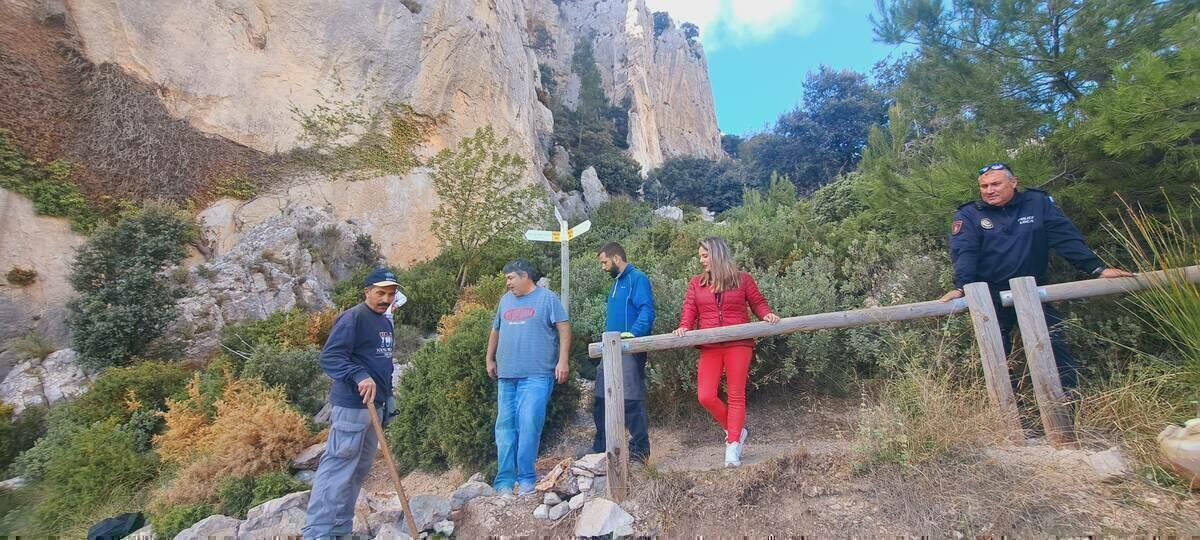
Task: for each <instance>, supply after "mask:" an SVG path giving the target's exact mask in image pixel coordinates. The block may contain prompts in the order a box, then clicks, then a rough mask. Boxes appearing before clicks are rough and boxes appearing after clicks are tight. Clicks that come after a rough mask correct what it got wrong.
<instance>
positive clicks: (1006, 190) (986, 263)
mask: <svg viewBox="0 0 1200 540" xmlns="http://www.w3.org/2000/svg"><path fill="white" fill-rule="evenodd" d="M1019 181H1020V179H1019V178H1018V177H1017V176H1016V175H1015V174H1013V172H1012V169H1011V168H1010V167H1009V166H1008V165H1005V164H1003V163H992V164H990V165H986V166H984V167H983V168H982V169H979V195H980V197H981V199H982V200H979V201H973V202H969V203H966V204H964V205H962V206H960V207H958V212H956V213H955V214H954V223H953V225H952V226H951V227H950V258H951V259H952V260H953V261H954V287H955V288H954V290H952V291H950V292H948V293H946V295H945V296H943V297H942V299H941V300H942V301H943V302H948V301H950V300H953V299H955V298H962V296H963V287H965V286H966V285H967V284H968V283H974V282H984V283H987V284H988V288H989V289H991V292H992V301H993V302H995V304H996V316H997V318H998V319H999V321H998V322H999V323H1000V332H1001V334H1002V335H1003V339H1004V352H1005V353H1006V354H1011V352H1012V341H1011V339H1010V334H1011V333H1012V329H1013V327H1015V326H1016V324H1017V314H1016V311H1015V310H1014V309H1013V308H1011V307H1007V308H1006V307H1001V306H1000V296H999V295H1000V292H1001V291H1007V290H1009V285H1008V280H1010V279H1012V278H1015V277H1021V276H1033V277H1034V278H1036V279H1037V282H1038V284H1039V285H1043V284H1046V283H1047V276H1046V267H1047V264H1048V262H1049V259H1050V250H1051V249H1053V250H1054V251H1055V252H1057V253H1058V254H1059V255H1060V256H1062V257H1063V258H1065V259H1066V260H1067V261H1069V262H1070V263H1071V264H1072V265H1074V266H1075V268H1077V269H1078V270H1079V271H1080V272H1084V273H1086V274H1090V275H1092V276H1096V277H1103V278H1115V277H1128V276H1131V275H1133V274H1130V273H1129V272H1126V271H1124V270H1121V269H1119V268H1108V267H1106V266H1105V265H1104V263H1103V262H1102V261H1101V260H1100V258H1099V257H1097V256H1096V254H1095V253H1093V252H1092V250H1091V249H1090V248H1088V246H1087V244H1086V243H1085V242H1084V240H1083V235H1082V234H1080V233H1079V229H1077V228H1075V225H1074V224H1072V223H1071V220H1069V219H1067V216H1066V215H1064V214H1063V212H1062V210H1060V209H1059V208H1058V206H1057V205H1055V204H1054V199H1053V198H1052V197H1050V195H1048V194H1047V193H1046V192H1044V191H1040V190H1037V189H1025V190H1024V191H1017V183H1018V182H1019ZM1042 309H1043V310H1044V311H1045V314H1046V326H1047V327H1049V328H1050V342H1051V346H1052V348H1053V350H1054V359H1055V361H1056V362H1057V364H1058V371H1059V377H1060V378H1061V379H1062V385H1063V387H1064V388H1074V387H1075V386H1076V385H1077V384H1078V373H1077V368H1076V363H1075V358H1074V357H1073V356H1072V355H1071V350H1070V349H1069V348H1068V347H1067V344H1066V341H1065V339H1064V336H1063V333H1062V328H1061V323H1062V320H1063V319H1062V315H1061V314H1060V313H1059V312H1058V310H1056V309H1054V307H1053V306H1051V305H1049V304H1045V305H1043V306H1042ZM1015 376H1016V374H1014V377H1015Z"/></svg>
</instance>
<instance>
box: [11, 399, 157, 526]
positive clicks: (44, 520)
mask: <svg viewBox="0 0 1200 540" xmlns="http://www.w3.org/2000/svg"><path fill="white" fill-rule="evenodd" d="M134 444H135V441H134V437H133V435H132V434H131V433H128V432H126V431H122V430H120V429H118V428H117V422H116V421H115V420H109V421H106V422H98V423H96V424H94V425H92V426H91V427H89V428H86V429H84V430H82V431H80V432H78V433H76V434H75V435H74V436H73V437H71V439H70V441H69V442H68V444H66V445H64V446H62V447H60V448H58V449H57V450H56V451H55V452H53V453H52V454H51V456H50V460H49V461H48V462H47V463H46V476H45V481H44V483H43V485H44V486H45V490H46V496H45V497H44V498H43V499H42V500H41V501H39V502H38V505H37V507H36V508H35V509H34V519H35V520H36V521H37V522H38V523H39V524H40V525H41V526H42V527H43V528H44V529H46V530H50V531H55V530H63V529H66V528H69V527H73V526H76V525H78V523H77V522H78V521H79V520H80V519H81V518H87V517H89V516H90V513H91V512H93V511H94V510H96V509H98V508H99V507H101V506H102V505H105V504H107V503H110V502H111V501H112V500H114V499H120V498H129V497H131V496H132V495H133V494H134V493H135V492H136V491H137V490H138V489H140V488H141V487H142V486H144V485H145V484H146V483H147V482H149V481H151V480H153V479H154V477H155V475H156V474H157V468H158V460H157V459H156V458H155V457H154V455H153V454H139V453H138V452H137V451H136V450H134Z"/></svg>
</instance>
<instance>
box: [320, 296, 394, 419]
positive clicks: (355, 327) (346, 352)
mask: <svg viewBox="0 0 1200 540" xmlns="http://www.w3.org/2000/svg"><path fill="white" fill-rule="evenodd" d="M321 369H323V370H325V374H326V375H329V378H330V379H333V387H332V389H331V390H330V392H329V402H330V403H331V404H333V405H337V406H339V407H348V408H352V409H365V408H366V407H367V406H366V405H364V404H363V402H362V397H361V396H359V394H358V383H359V382H361V381H364V380H366V379H367V377H370V378H372V379H375V387H376V388H375V402H376V403H383V402H384V400H386V399H387V398H388V397H390V396H391V395H392V322H391V321H389V320H388V319H387V317H385V316H383V315H381V314H379V313H375V312H374V311H371V308H370V307H368V306H367V304H366V303H365V302H364V303H360V304H358V305H357V306H354V307H352V308H350V309H348V310H346V311H345V312H343V313H342V314H341V315H338V318H337V321H335V322H334V323H333V330H332V331H331V332H330V333H329V339H328V340H326V341H325V348H324V349H322V350H321Z"/></svg>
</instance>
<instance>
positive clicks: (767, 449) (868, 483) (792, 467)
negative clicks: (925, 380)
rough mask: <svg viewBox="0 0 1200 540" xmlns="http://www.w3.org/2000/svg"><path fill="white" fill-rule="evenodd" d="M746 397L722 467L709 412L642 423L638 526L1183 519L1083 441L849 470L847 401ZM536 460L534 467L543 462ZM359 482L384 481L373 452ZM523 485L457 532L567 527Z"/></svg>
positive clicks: (659, 531) (424, 488)
mask: <svg viewBox="0 0 1200 540" xmlns="http://www.w3.org/2000/svg"><path fill="white" fill-rule="evenodd" d="M766 401H769V403H770V404H769V406H768V405H756V404H754V403H751V406H750V411H749V415H748V425H749V426H750V430H751V435H750V440H749V441H748V444H747V449H746V453H745V455H744V457H743V466H742V467H741V468H738V469H725V468H724V466H723V465H724V463H723V458H724V442H723V440H722V436H721V433H720V430H719V429H717V428H716V427H715V426H714V425H713V424H712V423H711V421H710V420H708V419H707V418H705V417H703V416H700V415H693V416H691V417H689V418H688V419H687V420H682V421H675V422H659V423H658V424H657V425H653V424H652V427H651V433H650V437H651V459H650V462H649V464H647V465H646V466H644V467H635V468H634V469H633V471H632V475H631V485H632V490H631V493H630V497H629V499H628V500H627V501H626V502H624V503H623V504H622V507H623V508H625V509H626V510H627V511H629V512H630V513H631V514H633V515H634V516H636V517H637V520H638V521H637V523H636V525H635V529H636V532H637V534H638V535H639V536H641V535H647V536H655V535H668V536H672V537H679V536H696V535H705V536H717V537H723V536H730V535H734V534H736V535H738V536H741V535H748V536H750V537H759V536H767V535H772V534H775V535H779V534H788V535H797V534H817V535H822V534H824V535H828V534H851V535H869V536H883V535H887V536H896V535H913V534H935V535H938V536H945V537H961V536H960V535H971V534H983V535H1000V534H1007V535H1018V536H1026V535H1045V534H1058V535H1067V536H1077V535H1084V534H1107V535H1113V534H1121V535H1128V534H1136V533H1153V532H1161V531H1189V532H1194V531H1195V530H1196V528H1197V527H1198V526H1200V497H1197V496H1194V495H1192V496H1188V495H1180V494H1175V493H1171V492H1168V491H1165V490H1162V489H1161V488H1157V487H1155V486H1153V485H1152V484H1149V483H1148V482H1145V481H1143V480H1140V479H1138V478H1136V477H1134V478H1129V479H1126V480H1123V481H1119V482H1115V483H1102V482H1100V481H1098V480H1097V479H1096V478H1095V473H1094V472H1092V470H1091V469H1090V467H1089V466H1087V465H1086V464H1085V463H1084V461H1083V459H1082V458H1083V456H1085V455H1087V454H1088V453H1089V451H1087V450H1067V451H1063V450H1054V449H1051V448H1049V447H1048V446H1045V444H1044V443H1040V442H1038V441H1034V442H1032V444H1030V445H1028V446H1025V447H998V448H995V449H992V450H989V451H987V452H984V453H976V454H972V455H965V456H958V457H955V458H954V459H952V460H946V461H945V462H938V463H927V464H922V465H920V466H916V467H913V466H891V467H884V468H881V469H878V470H872V471H856V470H855V469H854V465H853V463H854V456H853V452H852V440H853V438H854V434H855V432H856V430H857V415H858V412H859V409H858V404H857V403H856V402H852V401H849V400H838V399H828V398H825V399H815V400H814V399H808V398H805V397H801V396H795V397H787V396H783V397H772V398H771V399H770V400H766ZM591 436H592V426H591V419H590V416H588V415H584V414H580V415H579V416H578V417H577V418H576V420H575V422H574V424H573V425H572V426H570V427H568V428H567V430H566V433H565V434H564V436H563V437H561V438H560V440H558V441H556V442H555V443H554V444H552V445H551V447H550V448H547V449H546V450H545V451H544V452H543V457H542V459H541V460H539V466H542V465H543V464H544V466H545V467H547V468H548V467H550V466H552V464H553V463H556V462H557V461H559V460H561V459H562V458H565V457H572V456H573V455H574V453H575V451H576V450H577V449H578V448H579V447H580V446H581V445H583V444H586V443H587V442H588V441H590V438H591ZM473 472H474V471H461V470H452V471H449V472H446V473H442V474H429V473H414V474H411V475H409V476H408V477H407V478H406V479H405V486H406V488H407V489H408V491H409V493H410V495H415V494H438V495H448V494H449V493H451V492H452V491H453V490H454V488H455V487H456V486H457V485H459V484H460V483H462V482H463V481H465V479H466V478H467V477H468V476H469V475H470V474H471V473H473ZM543 472H545V471H543ZM367 491H368V492H371V491H374V492H377V493H378V494H384V493H389V492H391V489H390V484H389V482H388V481H387V477H386V473H385V471H384V470H383V467H382V465H381V464H380V466H377V467H376V469H375V470H374V471H373V472H372V477H371V479H370V480H369V481H368V486H367ZM539 502H540V500H539V499H538V498H536V497H526V498H520V499H500V498H497V497H491V498H483V499H477V500H475V501H472V502H471V503H469V504H468V505H467V506H466V507H465V508H464V509H463V510H462V511H461V512H460V513H459V514H458V515H457V516H456V517H457V518H458V520H457V521H456V523H457V525H458V530H457V533H456V536H459V537H461V538H475V537H481V536H495V535H504V536H558V537H563V536H567V537H569V536H571V535H572V534H573V531H574V522H575V517H576V514H577V513H572V514H568V515H567V516H566V517H565V518H563V519H561V520H559V521H558V522H555V523H551V522H547V521H543V520H538V519H535V518H533V517H532V514H533V510H534V508H535V507H536V506H537V505H538V503H539Z"/></svg>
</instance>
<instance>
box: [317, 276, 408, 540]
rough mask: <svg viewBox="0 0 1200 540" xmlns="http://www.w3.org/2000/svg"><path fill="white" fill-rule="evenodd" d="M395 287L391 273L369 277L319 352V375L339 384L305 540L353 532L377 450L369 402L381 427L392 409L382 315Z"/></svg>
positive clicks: (387, 333)
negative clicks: (359, 297)
mask: <svg viewBox="0 0 1200 540" xmlns="http://www.w3.org/2000/svg"><path fill="white" fill-rule="evenodd" d="M397 286H398V284H397V283H396V276H395V275H394V274H392V272H390V271H388V270H387V269H384V268H380V269H378V270H375V271H374V272H371V274H370V275H368V276H367V278H366V279H365V280H363V302H362V303H360V304H358V305H357V306H354V307H352V308H350V309H348V310H346V311H344V312H342V314H341V315H339V316H338V318H337V321H335V322H334V323H333V330H332V331H330V333H329V339H327V340H326V341H325V348H324V349H323V350H322V351H321V369H322V370H324V371H325V374H326V375H328V376H329V378H330V379H333V385H332V387H331V389H330V392H329V403H330V404H331V405H332V406H333V409H332V413H331V414H330V416H329V420H330V423H331V424H332V425H331V426H330V430H329V440H328V442H327V444H326V446H325V454H324V455H322V456H321V462H320V464H319V465H318V466H317V474H316V477H315V478H313V489H312V494H311V495H310V496H309V499H308V515H307V517H306V518H305V527H304V530H303V531H302V532H303V535H304V538H305V539H306V540H308V539H312V538H333V537H339V536H349V535H350V533H351V529H352V527H353V522H354V502H355V501H357V500H358V492H359V490H360V489H362V485H363V481H365V480H366V479H367V473H368V472H370V471H371V464H372V463H373V462H374V461H375V452H376V450H377V449H378V446H379V440H378V437H377V436H376V435H375V430H374V429H373V428H372V427H371V416H370V413H369V412H368V410H367V403H371V402H374V403H375V408H376V410H377V411H378V412H379V415H380V421H385V420H387V417H388V413H387V411H389V410H390V409H392V408H393V407H392V406H390V405H389V404H390V403H391V396H392V321H391V319H389V318H388V317H386V316H385V315H384V313H385V312H386V311H387V310H388V308H389V307H390V306H391V305H392V302H393V301H394V300H395V297H396V288H397Z"/></svg>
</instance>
